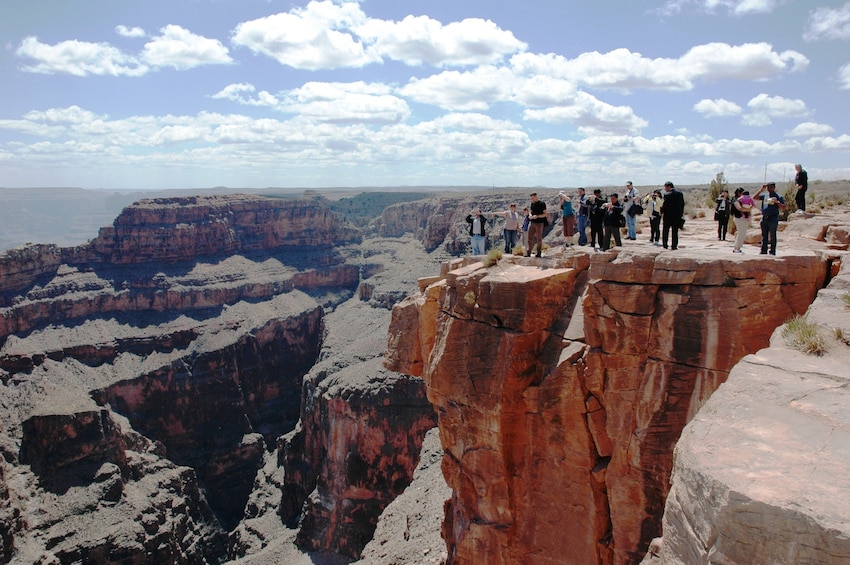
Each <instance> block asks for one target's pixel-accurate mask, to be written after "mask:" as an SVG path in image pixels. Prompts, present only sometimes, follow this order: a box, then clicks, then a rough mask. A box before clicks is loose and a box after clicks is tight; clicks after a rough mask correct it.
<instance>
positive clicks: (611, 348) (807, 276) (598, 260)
mask: <svg viewBox="0 0 850 565" xmlns="http://www.w3.org/2000/svg"><path fill="white" fill-rule="evenodd" d="M578 257H586V255H584V254H578V255H573V254H569V253H566V254H564V255H563V256H560V257H558V258H556V259H552V260H542V261H538V262H532V260H526V259H524V258H506V259H502V260H501V261H500V262H499V263H498V264H497V265H495V266H493V267H490V268H484V266H483V265H482V264H480V263H475V264H471V265H468V266H466V267H462V268H458V269H455V270H452V271H449V272H447V273H446V274H445V278H444V279H441V280H440V281H439V282H436V283H434V284H432V285H431V286H430V287H428V288H427V289H426V290H425V291H424V292H423V293H422V294H421V295H419V296H417V297H414V298H411V299H408V300H406V301H405V302H404V303H403V304H401V305H399V306H397V307H396V308H395V310H394V312H393V314H394V315H393V322H392V324H391V327H390V347H389V351H388V353H387V356H386V357H387V366H388V367H389V368H392V369H396V370H405V371H410V372H411V373H414V374H418V372H419V371H420V370H421V374H423V375H424V377H425V379H426V382H427V385H428V398H429V400H430V401H431V402H432V403H433V404H434V406H435V408H436V409H437V412H438V415H439V427H440V437H441V441H442V444H443V448H444V450H445V456H444V459H443V472H444V475H445V477H446V481H447V482H448V484H449V486H450V487H451V488H452V490H453V495H452V498H451V499H450V501H449V502H448V503H447V506H446V517H445V522H444V532H443V533H444V537H445V539H446V543H447V546H448V550H449V562H450V563H488V564H519V563H523V564H528V563H545V564H548V563H551V564H555V563H559V564H563V563H575V564H577V565H588V564H593V563H599V564H618V565H619V564H628V563H636V562H638V561H639V560H640V559H641V558H642V557H643V555H644V554H645V552H646V550H647V547H648V545H649V542H650V540H651V539H652V538H653V537H654V536H657V535H658V534H659V533H660V522H661V515H662V509H663V504H664V499H665V497H666V495H667V492H668V490H669V476H670V471H671V468H672V453H673V446H674V444H675V442H676V440H677V439H678V437H679V435H680V433H681V431H682V428H683V427H684V425H685V424H686V423H687V421H688V420H689V419H690V418H692V417H693V416H694V414H695V413H696V411H697V410H698V409H699V407H700V406H701V405H702V403H703V402H705V401H706V400H707V399H708V397H709V396H710V395H711V393H712V392H713V391H714V390H715V389H716V388H717V387H718V386H719V385H720V384H721V383H722V382H723V381H724V380H725V378H726V376H727V374H728V371H729V370H730V369H731V368H732V366H733V365H734V364H735V362H737V360H738V359H740V357H742V356H743V355H744V354H746V353H748V352H751V351H754V350H756V349H758V348H760V347H763V346H764V345H765V344H766V343H767V341H768V339H769V337H770V334H771V332H772V331H773V329H774V328H775V327H776V326H778V325H779V324H781V323H782V322H783V321H784V320H785V319H787V318H788V317H789V316H791V315H792V314H795V313H801V312H804V311H805V309H806V307H807V306H808V304H809V303H811V301H812V299H813V298H814V295H815V293H816V292H817V290H818V288H820V287H821V286H822V285H823V284H824V282H825V279H826V270H827V267H826V263H825V262H824V261H822V260H821V259H820V258H819V257H817V256H815V255H813V254H802V255H795V256H787V257H782V258H779V259H777V258H770V259H767V258H746V259H744V260H742V261H734V260H732V261H730V260H727V257H726V256H725V255H720V254H714V252H705V251H699V252H697V253H694V254H692V255H691V254H688V253H687V252H684V253H682V252H680V253H679V254H677V255H670V254H658V253H646V254H643V255H637V254H632V253H628V252H621V253H619V254H618V253H606V254H604V255H596V256H594V257H593V260H592V262H591V263H590V266H589V269H588V268H587V263H586V259H579V258H578Z"/></svg>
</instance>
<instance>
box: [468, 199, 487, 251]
mask: <svg viewBox="0 0 850 565" xmlns="http://www.w3.org/2000/svg"><path fill="white" fill-rule="evenodd" d="M466 223H467V224H469V235H470V239H471V242H472V254H473V255H484V251H485V250H484V248H485V247H486V245H485V240H484V236H485V235H486V233H485V231H484V224H486V223H487V220H486V219H485V218H484V215H483V214H482V213H481V208H476V209H475V210H473V212H472V214H470V215H468V216H467V217H466Z"/></svg>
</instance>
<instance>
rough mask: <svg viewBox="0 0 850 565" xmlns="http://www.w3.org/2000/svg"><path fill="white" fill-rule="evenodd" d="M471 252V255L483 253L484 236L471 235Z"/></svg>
mask: <svg viewBox="0 0 850 565" xmlns="http://www.w3.org/2000/svg"><path fill="white" fill-rule="evenodd" d="M472 254H473V255H484V236H483V235H473V236H472Z"/></svg>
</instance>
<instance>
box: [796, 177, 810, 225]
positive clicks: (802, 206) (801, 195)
mask: <svg viewBox="0 0 850 565" xmlns="http://www.w3.org/2000/svg"><path fill="white" fill-rule="evenodd" d="M794 170H796V171H797V174H796V175H795V176H794V184H795V185H797V194H795V195H794V202H795V203H796V204H797V214H805V213H806V191H807V190H808V189H809V173H807V172H806V171H805V169H803V165H794Z"/></svg>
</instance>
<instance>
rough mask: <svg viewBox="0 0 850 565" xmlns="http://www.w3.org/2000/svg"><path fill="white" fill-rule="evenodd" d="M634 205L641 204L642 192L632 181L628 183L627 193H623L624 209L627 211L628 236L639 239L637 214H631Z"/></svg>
mask: <svg viewBox="0 0 850 565" xmlns="http://www.w3.org/2000/svg"><path fill="white" fill-rule="evenodd" d="M632 206H640V192H638V189H636V188H635V187H634V186H633V185H632V181H629V182H627V183H626V193H625V194H624V195H623V211H624V212H625V213H626V228H627V231H628V234H627V238H628V239H630V240H632V241H637V214H634V213H632V214H630V213H629V210H631V208H632Z"/></svg>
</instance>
